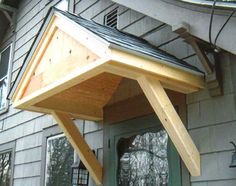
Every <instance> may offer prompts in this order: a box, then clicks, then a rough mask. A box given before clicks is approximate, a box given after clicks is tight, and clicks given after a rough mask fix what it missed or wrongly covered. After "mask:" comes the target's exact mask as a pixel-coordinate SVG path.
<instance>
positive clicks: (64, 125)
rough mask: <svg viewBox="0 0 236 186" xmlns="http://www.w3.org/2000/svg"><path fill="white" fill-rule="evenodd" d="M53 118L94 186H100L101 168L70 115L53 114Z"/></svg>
mask: <svg viewBox="0 0 236 186" xmlns="http://www.w3.org/2000/svg"><path fill="white" fill-rule="evenodd" d="M52 115H53V117H54V118H55V120H56V121H57V123H58V125H59V126H60V127H61V129H62V130H63V131H64V133H65V135H66V137H67V139H68V140H69V142H70V143H71V145H72V146H73V148H74V149H75V150H76V152H77V153H78V155H79V157H80V159H81V161H82V162H83V164H84V165H85V167H86V168H87V170H88V171H89V173H90V175H91V176H92V178H93V179H94V181H95V183H96V185H101V184H102V166H101V165H100V163H99V161H98V160H97V158H96V156H95V155H94V153H93V152H92V150H91V149H90V148H89V146H88V144H87V143H86V141H85V140H84V138H83V136H82V135H81V133H80V131H79V130H78V128H77V127H76V125H75V124H74V122H73V121H72V119H71V118H70V115H68V114H65V113H62V112H55V111H54V112H53V113H52Z"/></svg>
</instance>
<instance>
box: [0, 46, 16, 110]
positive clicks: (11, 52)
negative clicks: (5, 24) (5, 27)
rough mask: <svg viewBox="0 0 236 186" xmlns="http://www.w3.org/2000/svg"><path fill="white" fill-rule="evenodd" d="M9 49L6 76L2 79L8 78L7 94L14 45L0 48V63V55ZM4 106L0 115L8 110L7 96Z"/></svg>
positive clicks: (8, 84)
mask: <svg viewBox="0 0 236 186" xmlns="http://www.w3.org/2000/svg"><path fill="white" fill-rule="evenodd" d="M9 47H10V54H9V61H8V69H7V75H6V76H5V77H4V78H6V77H7V78H8V79H7V94H8V92H9V90H10V84H11V71H12V59H13V48H14V45H13V42H10V43H8V44H6V45H5V46H4V47H2V48H0V61H1V55H2V53H3V52H4V51H6V50H7V49H8V48H9ZM4 78H2V79H1V80H0V81H2V80H3V79H4ZM5 99H6V105H5V107H4V108H2V109H1V108H0V114H3V113H5V112H7V111H8V109H9V100H8V99H7V96H6V98H5Z"/></svg>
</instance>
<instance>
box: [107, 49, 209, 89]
mask: <svg viewBox="0 0 236 186" xmlns="http://www.w3.org/2000/svg"><path fill="white" fill-rule="evenodd" d="M111 58H112V61H111V62H110V63H111V64H112V65H119V66H123V67H124V68H129V69H130V68H135V70H136V72H142V74H152V75H155V76H158V77H159V78H162V79H161V80H162V82H165V81H166V82H167V83H171V82H172V84H174V85H175V84H177V83H178V84H182V85H183V84H184V85H186V86H189V87H195V88H197V89H201V88H204V76H203V74H201V73H200V72H199V73H198V72H194V71H192V70H189V71H188V70H186V69H185V70H184V69H182V68H181V67H177V66H171V64H170V63H168V62H165V61H162V60H156V61H155V60H152V59H145V58H143V57H141V56H138V55H133V54H130V53H127V52H124V51H119V50H116V49H112V56H111Z"/></svg>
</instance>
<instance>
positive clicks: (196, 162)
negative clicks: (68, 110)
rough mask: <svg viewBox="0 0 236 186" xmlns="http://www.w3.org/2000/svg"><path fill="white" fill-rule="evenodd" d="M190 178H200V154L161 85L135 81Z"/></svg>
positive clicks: (152, 80) (140, 79) (147, 81)
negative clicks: (167, 135)
mask: <svg viewBox="0 0 236 186" xmlns="http://www.w3.org/2000/svg"><path fill="white" fill-rule="evenodd" d="M137 80H138V83H139V85H140V86H141V88H142V90H143V92H144V94H145V95H146V97H147V99H148V101H149V102H150V104H151V106H152V107H153V109H154V111H155V113H156V114H157V116H158V117H159V119H160V121H161V123H162V124H163V127H164V128H165V129H166V131H167V133H168V134H169V136H170V138H171V140H172V142H173V143H174V145H175V147H176V149H177V151H178V152H179V154H180V156H181V158H182V160H183V161H184V163H185V165H186V166H187V168H188V170H189V171H190V173H191V175H192V176H200V154H199V152H198V150H197V148H196V146H195V144H194V143H193V141H192V139H191V137H190V136H189V134H188V132H187V130H186V128H185V126H184V124H183V123H182V121H181V119H180V117H179V115H178V114H177V112H176V110H175V108H174V107H173V105H172V103H171V102H170V100H169V98H168V96H167V94H166V92H165V90H164V88H163V87H162V85H161V83H160V82H159V81H158V80H156V79H154V78H151V77H145V76H143V77H140V78H138V79H137Z"/></svg>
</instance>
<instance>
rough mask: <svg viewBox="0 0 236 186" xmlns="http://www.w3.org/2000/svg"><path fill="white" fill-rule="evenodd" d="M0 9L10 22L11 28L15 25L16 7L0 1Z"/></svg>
mask: <svg viewBox="0 0 236 186" xmlns="http://www.w3.org/2000/svg"><path fill="white" fill-rule="evenodd" d="M0 11H2V12H3V14H4V15H5V17H6V18H7V20H8V21H9V22H10V27H11V29H12V30H13V29H14V27H15V19H16V11H17V9H16V8H14V7H11V6H9V5H5V4H2V3H0Z"/></svg>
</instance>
